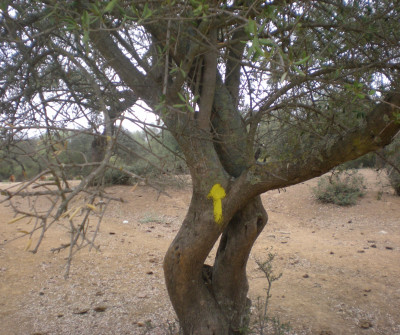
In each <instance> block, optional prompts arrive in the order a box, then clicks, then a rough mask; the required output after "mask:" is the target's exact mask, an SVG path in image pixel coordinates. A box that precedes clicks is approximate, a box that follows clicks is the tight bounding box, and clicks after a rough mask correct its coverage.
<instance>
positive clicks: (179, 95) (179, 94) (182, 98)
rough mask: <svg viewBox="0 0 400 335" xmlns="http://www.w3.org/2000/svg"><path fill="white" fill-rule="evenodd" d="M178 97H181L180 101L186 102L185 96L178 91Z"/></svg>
mask: <svg viewBox="0 0 400 335" xmlns="http://www.w3.org/2000/svg"><path fill="white" fill-rule="evenodd" d="M178 97H179V99H181V101H183V102H184V103H186V98H185V97H184V96H183V95H182V93H180V92H178Z"/></svg>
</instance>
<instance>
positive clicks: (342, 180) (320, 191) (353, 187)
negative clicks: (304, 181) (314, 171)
mask: <svg viewBox="0 0 400 335" xmlns="http://www.w3.org/2000/svg"><path fill="white" fill-rule="evenodd" d="M364 190H365V185H364V177H363V176H361V175H359V174H358V173H357V172H356V171H341V172H337V171H336V172H335V171H334V172H332V174H331V175H330V176H325V177H322V178H321V179H320V180H319V182H318V186H317V187H316V188H314V189H313V191H314V195H315V197H316V198H317V199H318V200H319V201H321V202H324V203H333V204H336V205H339V206H350V205H355V204H356V202H357V199H358V198H359V197H362V196H364V194H365V193H364Z"/></svg>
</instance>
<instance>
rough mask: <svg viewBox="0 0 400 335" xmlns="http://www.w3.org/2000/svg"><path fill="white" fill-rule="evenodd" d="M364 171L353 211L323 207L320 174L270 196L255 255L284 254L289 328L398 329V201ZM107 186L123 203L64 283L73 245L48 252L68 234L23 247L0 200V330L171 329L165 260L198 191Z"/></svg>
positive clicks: (261, 282) (282, 300) (88, 332)
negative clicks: (362, 190) (318, 195)
mask: <svg viewBox="0 0 400 335" xmlns="http://www.w3.org/2000/svg"><path fill="white" fill-rule="evenodd" d="M362 173H363V174H364V176H365V177H366V179H367V184H368V189H367V195H366V196H365V197H364V198H363V199H361V201H360V202H359V203H358V204H357V205H356V206H353V207H345V208H343V207H337V206H334V205H322V204H319V203H318V202H316V201H315V200H314V199H313V197H312V194H311V187H312V186H314V185H315V184H316V181H315V180H312V181H310V182H307V183H304V184H300V185H296V186H293V187H290V188H288V189H286V190H283V191H282V190H281V191H280V192H278V191H273V192H268V193H266V194H264V195H263V196H262V198H263V202H264V204H265V206H266V208H267V210H268V214H269V224H268V225H267V227H266V229H265V230H264V232H263V234H262V235H261V237H260V238H259V240H258V241H257V243H256V245H255V247H254V249H253V252H252V257H256V258H258V259H261V260H263V259H266V255H267V253H268V251H267V250H266V249H267V248H269V250H270V249H271V248H272V249H273V252H274V253H276V254H277V257H276V259H275V261H274V268H275V270H276V272H277V273H280V272H282V273H283V276H282V278H281V279H280V280H279V281H277V282H276V283H275V285H274V286H273V289H272V295H273V297H272V299H271V302H270V303H271V313H272V314H273V315H276V316H279V318H280V319H281V321H283V322H288V321H290V323H291V325H292V334H299V335H300V334H307V335H308V334H317V335H320V334H335V335H340V334H343V335H347V334H356V335H358V334H360V335H361V334H367V335H368V334H386V335H392V334H393V335H394V334H400V312H399V311H400V280H399V278H400V197H395V196H394V195H393V192H392V191H391V190H390V189H389V188H383V187H382V183H380V184H379V183H377V182H378V181H379V178H378V177H377V174H376V173H375V172H374V171H371V170H364V171H362ZM380 179H381V180H383V179H382V177H380ZM383 183H385V180H383ZM1 186H2V187H4V184H2V185H1ZM381 191H383V192H382V193H380V192H381ZM109 192H110V193H113V194H114V195H115V196H121V197H123V198H124V199H125V202H124V203H113V205H112V206H111V208H109V211H108V213H107V215H106V217H105V219H104V222H103V224H102V226H101V229H100V232H99V235H98V237H97V243H98V244H100V245H101V251H100V252H96V251H93V250H92V251H91V252H89V251H88V250H84V251H82V252H81V253H79V254H78V255H76V257H75V260H74V263H73V265H72V271H71V276H70V278H69V279H67V280H64V278H63V271H64V265H65V257H66V253H65V251H64V252H61V253H59V254H53V253H51V252H50V251H49V250H50V249H51V248H54V247H57V246H59V245H60V244H61V243H64V242H67V241H68V235H67V234H65V229H64V228H63V227H62V226H61V225H60V226H55V227H54V228H53V229H52V230H51V231H49V234H48V235H47V237H46V239H45V240H44V243H43V245H42V247H41V249H40V250H39V252H38V254H36V255H33V254H32V253H29V252H26V251H24V249H25V247H26V243H27V241H26V239H19V240H16V241H13V242H11V243H6V244H4V242H7V241H10V240H12V239H13V238H14V237H16V236H18V235H20V233H18V232H17V230H18V229H21V230H24V229H26V228H24V227H26V223H24V221H23V220H21V221H20V222H17V223H14V224H12V225H8V224H7V222H8V221H9V220H10V219H11V218H12V217H13V216H12V212H11V210H10V209H9V208H7V207H4V206H2V207H0V210H1V212H0V213H1V217H0V225H1V229H0V243H2V245H0V325H1V328H0V334H1V335H3V334H4V335H11V334H18V335H19V334H29V335H33V334H36V335H39V334H54V335H59V334H65V335H67V334H68V335H74V334H76V335H77V334H80V335H92V334H110V335H111V334H144V333H145V332H146V331H147V329H150V328H151V330H148V332H147V333H148V334H155V335H156V334H164V333H165V331H166V330H167V328H168V325H167V320H170V321H171V320H174V313H173V311H172V308H171V306H170V303H169V300H168V296H167V293H166V290H165V287H164V279H163V273H162V259H163V255H164V253H165V251H166V249H167V248H168V245H169V243H170V241H171V240H172V238H173V236H174V235H175V233H176V231H177V229H178V228H179V224H180V222H181V221H182V219H183V217H184V215H185V211H186V208H187V206H188V204H189V201H190V188H189V187H183V188H182V187H181V188H179V189H173V188H171V189H168V193H169V194H170V195H171V197H167V196H165V195H160V196H159V195H158V194H157V192H156V191H154V190H152V189H150V188H148V187H138V188H137V189H136V190H135V191H133V192H131V188H130V187H112V188H110V189H109ZM378 198H381V199H380V200H378ZM124 221H125V223H123V222H124ZM126 221H128V222H127V223H126ZM93 225H94V224H93ZM92 229H94V227H93V228H92ZM210 263H212V259H211V258H210ZM248 274H249V279H250V296H251V298H252V299H253V301H255V300H256V298H257V297H258V296H265V290H264V288H265V286H266V280H265V278H263V276H262V274H261V272H260V271H258V270H257V266H256V264H255V262H254V259H253V258H252V259H251V260H250V262H249V265H248ZM171 334H172V332H171Z"/></svg>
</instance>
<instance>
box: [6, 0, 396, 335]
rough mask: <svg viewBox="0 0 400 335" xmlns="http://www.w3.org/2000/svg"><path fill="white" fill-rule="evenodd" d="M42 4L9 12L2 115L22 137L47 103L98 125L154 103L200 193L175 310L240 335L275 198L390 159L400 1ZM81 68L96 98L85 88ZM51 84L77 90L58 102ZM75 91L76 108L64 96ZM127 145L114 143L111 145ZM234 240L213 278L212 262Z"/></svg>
mask: <svg viewBox="0 0 400 335" xmlns="http://www.w3.org/2000/svg"><path fill="white" fill-rule="evenodd" d="M32 4H33V5H32ZM32 4H30V5H28V4H27V3H26V2H25V1H13V2H3V5H2V32H1V34H2V52H3V56H2V57H3V61H2V65H1V66H2V72H3V76H2V78H6V79H3V82H2V90H3V91H4V92H7V93H6V94H4V95H3V98H2V104H3V106H7V107H8V109H7V110H5V109H4V108H3V111H2V113H3V114H4V113H8V116H7V117H8V119H9V120H12V121H11V122H9V123H11V124H12V125H13V126H14V128H13V129H15V122H22V119H21V116H20V115H21V114H18V113H21V107H22V106H24V105H26V104H28V103H30V104H33V102H35V101H38V100H37V99H39V100H40V104H41V106H42V108H43V110H42V111H40V112H41V115H45V114H46V108H48V106H49V105H50V104H51V103H54V102H56V103H57V106H60V104H62V106H64V104H66V105H67V106H71V105H73V106H77V107H76V108H77V109H79V110H80V111H81V113H84V114H85V115H87V119H90V118H91V117H93V115H95V114H93V113H94V112H95V111H96V110H97V111H98V110H102V111H103V116H104V122H105V123H107V122H109V121H107V120H109V119H110V117H109V116H108V111H109V110H110V108H109V107H107V106H109V104H108V103H107V101H110V99H112V98H113V99H114V101H117V102H118V101H120V102H121V101H122V100H120V99H119V98H118V95H119V93H118V92H129V93H130V94H131V95H132V97H134V101H137V99H139V100H140V101H142V102H145V103H146V104H147V106H148V107H149V108H150V109H151V111H152V112H153V113H155V114H157V116H158V117H159V119H160V122H161V123H160V124H159V126H160V127H164V128H166V129H167V130H168V131H169V132H170V133H171V134H172V135H173V136H174V138H175V140H176V141H177V143H178V145H179V148H180V150H181V152H182V154H183V156H184V157H185V160H186V163H187V165H188V168H189V170H190V174H191V178H192V183H193V193H192V200H191V204H190V207H189V209H188V212H187V215H186V218H185V220H184V221H183V223H182V226H181V229H180V230H179V232H178V234H177V236H176V238H175V239H174V241H173V242H172V244H171V246H170V248H169V250H168V252H167V254H166V256H165V259H164V273H165V279H166V285H167V288H168V292H169V296H170V298H171V302H172V305H173V307H174V309H175V311H176V313H177V316H178V318H179V321H180V323H181V326H182V327H183V331H184V334H239V333H240V332H241V329H242V328H243V327H244V326H245V324H246V317H245V316H246V313H247V309H248V306H249V301H248V298H247V291H248V282H247V277H246V263H247V260H248V257H249V254H250V251H251V248H252V246H253V244H254V242H255V240H256V238H257V237H258V236H259V234H260V233H261V232H262V230H263V228H264V227H265V225H266V223H267V213H266V211H265V209H264V208H263V206H262V203H261V200H260V196H259V195H260V194H261V193H263V192H266V191H268V190H272V189H277V188H282V187H285V186H289V185H293V184H296V183H299V182H302V181H305V180H308V179H310V178H313V177H316V176H320V175H322V174H324V173H325V172H327V171H329V170H330V169H332V168H333V167H335V166H337V165H339V164H341V163H343V162H346V161H348V160H352V159H355V158H357V157H359V156H361V155H363V154H366V153H368V152H370V151H375V150H377V149H378V148H381V147H383V146H385V145H387V144H389V143H390V142H391V140H392V138H393V137H394V136H395V134H396V133H397V132H398V131H399V129H400V123H399V118H400V117H399V115H400V112H399V107H400V91H399V89H400V86H399V82H400V81H399V69H400V66H399V61H400V48H399V42H398V41H399V38H398V31H399V28H400V13H399V8H400V7H399V6H398V3H397V1H325V0H322V1H281V0H275V1H273V0H271V1H229V2H228V1H205V0H191V1H173V0H167V1H152V2H147V1H140V0H138V1H130V2H126V1H122V0H120V1H118V0H112V1H107V2H102V1H85V0H81V1H75V2H59V1H54V0H46V1H43V2H37V1H35V2H32ZM31 5H32V6H31ZM32 41H34V42H35V43H32ZM12 50H13V51H12ZM10 55H13V56H15V55H17V56H18V57H17V59H21V60H22V59H25V60H26V59H27V60H28V62H27V66H28V67H30V68H29V69H27V70H26V72H24V73H25V75H24V76H23V78H26V79H30V81H29V80H25V81H23V84H24V85H25V87H23V88H21V85H20V86H19V87H18V85H17V84H16V83H15V82H14V81H13V79H14V78H11V77H10V75H9V76H8V77H7V76H6V74H7V73H8V74H10V73H11V71H12V68H13V67H14V69H15V68H18V69H21V70H22V69H23V66H22V65H21V64H17V62H18V61H14V62H11V63H10V64H11V65H10V64H6V63H5V59H6V58H9V57H10ZM26 55H29V57H28V58H26ZM24 57H25V58H24ZM54 67H56V68H57V69H58V72H51V73H48V71H49V69H50V68H51V69H53V68H54ZM70 68H72V69H74V71H73V73H75V74H74V76H76V73H79V74H82V75H84V77H85V82H86V81H87V82H89V83H91V84H90V85H89V91H90V92H92V93H95V94H94V95H92V96H87V95H85V94H84V93H85V89H84V88H83V87H80V85H77V84H76V85H75V86H74V85H69V82H70V80H71V79H70V78H68V73H69V71H68V70H69V69H70ZM46 71H47V72H46ZM28 72H29V74H28ZM32 72H33V73H35V74H36V77H35V76H32V75H31V73H32ZM72 77H73V76H72ZM50 79H52V80H53V81H54V80H57V82H58V84H60V82H61V81H62V84H61V85H60V86H57V85H56V86H57V87H56V88H54V89H53V95H52V99H49V97H47V98H46V95H49V93H48V92H49V88H50V87H52V86H51V85H50V82H51V80H50ZM78 82H79V81H78ZM53 87H54V86H53ZM63 87H65V92H64V96H68V97H69V98H68V99H67V101H66V102H63V101H61V100H60V99H57V100H55V97H57V98H58V96H59V94H60V91H61V89H62V88H63ZM108 87H113V88H114V89H113V90H110V91H111V92H109V91H108V90H107V88H108ZM27 91H28V92H31V95H27V94H26V92H27ZM13 92H14V94H13ZM15 92H25V98H26V100H24V101H21V99H20V95H18V94H15ZM43 92H47V93H46V94H44V93H43ZM103 94H104V95H103ZM93 102H97V106H100V109H99V108H98V107H97V108H90V105H91V104H92V103H93ZM122 102H123V101H122ZM19 104H20V105H19ZM131 106H132V105H131ZM35 113H38V110H37V108H35V109H33V113H32V115H31V117H30V118H26V121H24V122H27V120H32V118H34V117H35ZM114 115H115V117H116V118H118V117H120V116H121V114H119V113H115V114H114ZM60 117H61V119H62V115H60ZM66 118H71V115H70V114H69V115H68V113H67V115H66ZM45 119H46V120H48V118H45ZM64 120H65V119H64ZM45 128H46V129H47V130H48V131H49V130H51V126H50V124H48V123H47V124H46V127H45ZM3 129H5V130H6V131H12V127H10V126H8V127H7V126H6V127H4V128H3ZM106 129H107V127H106ZM116 135H117V134H116V133H112V132H111V131H109V132H108V133H106V134H105V136H106V139H108V141H107V143H108V145H111V143H113V141H114V139H115V138H116ZM258 149H260V150H258ZM260 152H262V153H263V157H261V158H260V157H259V153H260ZM256 153H257V155H256V156H257V157H255V154H256ZM102 158H104V160H103V162H105V163H104V164H103V167H104V166H105V165H106V164H107V163H106V161H107V159H109V156H107V154H105V155H104V156H102ZM100 165H101V164H100ZM100 165H99V168H98V169H97V170H95V171H93V174H96V173H99V172H100V171H101V168H100ZM89 177H90V176H89ZM90 178H91V177H90ZM90 178H88V179H86V180H84V181H82V183H81V186H80V189H83V187H84V186H85V185H86V184H87V181H88V180H89V179H90ZM77 191H79V188H78V190H75V191H73V192H72V193H71V194H72V195H74V194H76V193H77ZM69 197H70V196H69ZM64 210H66V206H64V208H61V209H60V210H59V212H58V213H59V214H58V215H60V213H62V211H64ZM219 238H220V240H219ZM218 240H219V246H218V252H217V255H216V257H215V260H214V264H213V265H212V267H211V268H210V267H209V266H206V265H205V264H204V262H205V260H206V258H207V256H208V254H209V252H210V251H211V249H212V248H213V246H214V245H215V244H216V243H217V241H218ZM206 275H207V280H205V278H204V277H205V276H206Z"/></svg>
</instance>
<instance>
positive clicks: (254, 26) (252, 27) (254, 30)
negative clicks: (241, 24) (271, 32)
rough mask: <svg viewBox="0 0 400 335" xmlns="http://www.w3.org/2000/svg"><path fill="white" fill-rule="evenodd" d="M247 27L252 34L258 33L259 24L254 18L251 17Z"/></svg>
mask: <svg viewBox="0 0 400 335" xmlns="http://www.w3.org/2000/svg"><path fill="white" fill-rule="evenodd" d="M246 28H247V31H248V32H249V33H250V34H253V35H255V34H256V33H257V24H256V21H254V20H252V19H249V21H248V23H247V27H246Z"/></svg>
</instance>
